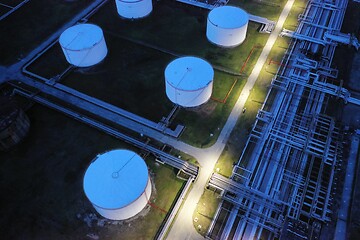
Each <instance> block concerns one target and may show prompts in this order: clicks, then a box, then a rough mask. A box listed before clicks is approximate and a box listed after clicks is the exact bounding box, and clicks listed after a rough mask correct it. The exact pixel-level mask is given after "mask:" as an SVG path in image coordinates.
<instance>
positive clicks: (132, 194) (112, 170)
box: [84, 149, 151, 220]
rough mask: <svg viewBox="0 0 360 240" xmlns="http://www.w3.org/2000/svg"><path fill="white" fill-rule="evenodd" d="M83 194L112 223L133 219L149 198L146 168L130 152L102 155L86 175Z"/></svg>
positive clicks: (115, 151) (148, 178)
mask: <svg viewBox="0 0 360 240" xmlns="http://www.w3.org/2000/svg"><path fill="white" fill-rule="evenodd" d="M84 192H85V195H86V196H87V198H88V199H89V200H90V202H91V203H92V205H93V206H94V208H95V209H96V211H97V212H98V213H99V214H100V215H101V216H103V217H105V218H108V219H112V220H124V219H128V218H130V217H133V216H135V215H136V214H138V213H139V212H140V211H141V210H142V209H143V208H144V207H145V206H146V204H147V203H148V201H149V199H150V195H151V181H150V177H149V172H148V169H147V166H146V164H145V162H144V160H143V159H142V158H141V157H140V156H139V155H138V154H136V153H134V152H132V151H129V150H123V149H118V150H112V151H109V152H105V153H103V154H100V155H98V156H97V157H96V158H95V159H94V160H93V161H92V163H91V164H90V166H89V167H88V168H87V170H86V172H85V176H84Z"/></svg>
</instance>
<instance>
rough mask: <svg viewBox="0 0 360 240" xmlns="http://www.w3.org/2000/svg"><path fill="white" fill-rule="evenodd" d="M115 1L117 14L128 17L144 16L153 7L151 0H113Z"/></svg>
mask: <svg viewBox="0 0 360 240" xmlns="http://www.w3.org/2000/svg"><path fill="white" fill-rule="evenodd" d="M115 3H116V8H117V12H118V14H119V15H120V16H121V17H123V18H128V19H135V18H143V17H146V16H147V15H149V14H150V13H151V11H152V9H153V6H152V1H151V0H115Z"/></svg>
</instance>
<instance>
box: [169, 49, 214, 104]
mask: <svg viewBox="0 0 360 240" xmlns="http://www.w3.org/2000/svg"><path fill="white" fill-rule="evenodd" d="M213 79H214V69H213V68H212V66H211V65H210V64H209V63H208V62H207V61H205V60H203V59H201V58H197V57H192V56H188V57H181V58H177V59H175V60H173V61H172V62H170V63H169V64H168V65H167V67H166V69H165V87H166V95H167V96H168V98H169V99H170V101H172V102H173V103H175V104H178V105H180V106H182V107H197V106H199V105H201V104H203V103H205V102H207V101H208V100H209V99H210V97H211V94H212V88H213Z"/></svg>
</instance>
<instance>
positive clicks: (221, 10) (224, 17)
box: [206, 6, 249, 47]
mask: <svg viewBox="0 0 360 240" xmlns="http://www.w3.org/2000/svg"><path fill="white" fill-rule="evenodd" d="M248 22H249V15H248V14H247V13H246V12H245V11H244V10H242V9H241V8H238V7H233V6H223V7H217V8H214V9H213V10H211V11H210V13H209V15H208V18H207V27H206V37H207V38H208V40H209V41H210V42H212V43H214V44H216V45H219V46H222V47H236V46H238V45H240V44H241V43H242V42H243V41H244V40H245V38H246V31H247V26H248Z"/></svg>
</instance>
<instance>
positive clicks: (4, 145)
mask: <svg viewBox="0 0 360 240" xmlns="http://www.w3.org/2000/svg"><path fill="white" fill-rule="evenodd" d="M29 128H30V120H29V118H28V117H27V115H26V114H25V112H24V111H23V110H21V109H20V110H19V114H18V116H17V117H16V119H15V120H14V121H13V122H12V123H11V124H10V125H9V126H8V127H6V128H5V129H2V130H1V131H0V150H2V151H5V150H8V149H9V148H11V147H12V146H14V145H16V144H18V143H19V142H20V141H21V140H22V139H23V138H24V137H25V136H26V134H27V133H28V131H29Z"/></svg>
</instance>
